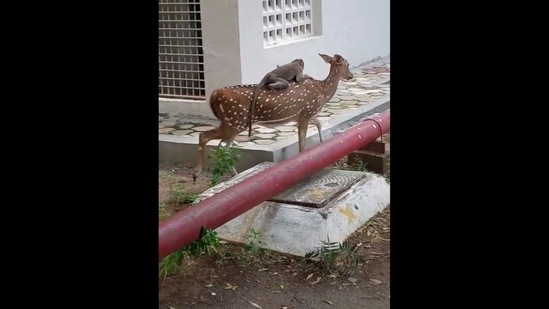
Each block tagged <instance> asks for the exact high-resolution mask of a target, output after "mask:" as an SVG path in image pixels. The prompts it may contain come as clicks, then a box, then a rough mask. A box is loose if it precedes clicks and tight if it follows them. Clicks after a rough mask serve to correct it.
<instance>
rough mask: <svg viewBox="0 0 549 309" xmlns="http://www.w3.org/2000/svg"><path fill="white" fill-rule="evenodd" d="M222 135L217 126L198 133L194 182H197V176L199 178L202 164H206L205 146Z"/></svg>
mask: <svg viewBox="0 0 549 309" xmlns="http://www.w3.org/2000/svg"><path fill="white" fill-rule="evenodd" d="M222 137H223V133H222V132H221V130H220V128H215V129H213V130H209V131H206V132H201V133H200V134H199V135H198V162H197V164H196V167H195V168H194V172H193V183H194V182H196V178H198V175H199V174H200V173H201V172H202V166H203V165H204V157H205V153H204V147H206V144H207V143H208V142H209V141H210V140H212V139H218V138H222Z"/></svg>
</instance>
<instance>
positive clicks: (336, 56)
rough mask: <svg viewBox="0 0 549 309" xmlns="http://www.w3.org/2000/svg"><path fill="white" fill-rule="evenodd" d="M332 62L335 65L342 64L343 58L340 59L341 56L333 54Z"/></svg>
mask: <svg viewBox="0 0 549 309" xmlns="http://www.w3.org/2000/svg"><path fill="white" fill-rule="evenodd" d="M334 60H335V61H336V63H341V62H343V57H341V55H338V54H335V55H334Z"/></svg>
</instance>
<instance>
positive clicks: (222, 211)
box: [158, 111, 390, 259]
mask: <svg viewBox="0 0 549 309" xmlns="http://www.w3.org/2000/svg"><path fill="white" fill-rule="evenodd" d="M389 116H390V111H385V112H383V113H381V114H378V115H374V116H372V117H370V118H368V119H366V120H364V121H363V122H361V123H359V124H357V125H355V126H353V127H351V128H349V129H347V130H346V131H344V132H342V133H339V134H337V135H334V136H333V137H332V138H330V139H328V140H326V141H324V142H323V143H320V144H317V145H315V146H314V147H311V148H309V149H306V150H305V151H303V152H302V153H300V154H298V155H296V156H295V157H292V158H288V159H286V160H284V161H282V162H279V163H278V164H276V165H274V166H272V167H269V168H267V169H265V170H264V171H262V172H260V173H258V174H256V175H254V176H251V177H250V178H248V179H245V180H244V181H242V182H240V183H238V184H236V185H234V186H233V187H230V188H228V189H226V190H224V191H222V192H219V193H217V194H216V195H214V196H212V197H209V198H207V199H205V200H204V201H202V202H200V203H198V204H196V205H195V206H192V207H189V208H187V209H185V210H183V211H180V212H178V213H176V214H175V215H173V216H171V217H170V218H168V219H166V220H163V221H161V222H160V223H159V230H158V237H159V248H158V249H159V250H158V256H159V258H160V259H162V258H164V257H165V256H167V255H169V254H170V253H172V252H174V251H176V250H178V249H180V248H182V247H184V246H186V245H188V244H189V243H191V242H193V241H194V240H196V239H198V237H199V236H200V229H201V227H202V225H205V226H206V227H207V228H209V229H215V228H218V227H220V226H221V225H223V224H225V223H226V222H229V221H230V220H232V219H234V218H236V217H237V216H239V215H240V214H242V213H244V212H246V211H248V210H250V209H252V208H253V207H254V206H256V205H258V204H260V203H261V202H263V201H265V200H267V199H269V198H271V197H273V196H275V195H277V194H279V193H282V192H284V191H286V190H287V189H288V188H290V187H292V186H293V185H295V184H296V183H298V182H299V181H301V180H302V179H305V178H306V177H307V176H310V175H312V174H314V173H316V172H317V171H319V170H321V169H323V168H324V167H326V166H329V165H330V164H332V163H333V162H335V161H336V160H338V159H340V158H343V157H344V156H346V155H348V154H349V153H351V152H353V151H355V150H357V149H360V148H361V147H363V146H365V145H367V144H369V143H371V142H373V141H374V140H376V139H377V138H378V137H379V136H381V135H383V134H385V133H387V132H389V130H390V127H389V122H390V117H389ZM379 126H381V128H380V127H379ZM380 129H381V130H380Z"/></svg>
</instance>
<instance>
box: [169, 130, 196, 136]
mask: <svg viewBox="0 0 549 309" xmlns="http://www.w3.org/2000/svg"><path fill="white" fill-rule="evenodd" d="M191 132H194V131H193V130H177V131H173V132H171V133H172V134H173V135H179V136H181V135H187V134H189V133H191Z"/></svg>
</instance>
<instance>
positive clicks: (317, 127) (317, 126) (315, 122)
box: [309, 118, 324, 143]
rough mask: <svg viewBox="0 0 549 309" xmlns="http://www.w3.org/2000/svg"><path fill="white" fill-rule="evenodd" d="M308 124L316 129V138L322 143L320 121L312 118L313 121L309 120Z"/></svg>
mask: <svg viewBox="0 0 549 309" xmlns="http://www.w3.org/2000/svg"><path fill="white" fill-rule="evenodd" d="M309 122H310V123H312V124H314V125H315V126H316V129H317V130H318V138H319V139H320V142H321V143H322V142H323V141H324V138H323V137H322V125H321V124H320V121H318V119H316V118H313V119H311V120H309Z"/></svg>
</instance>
